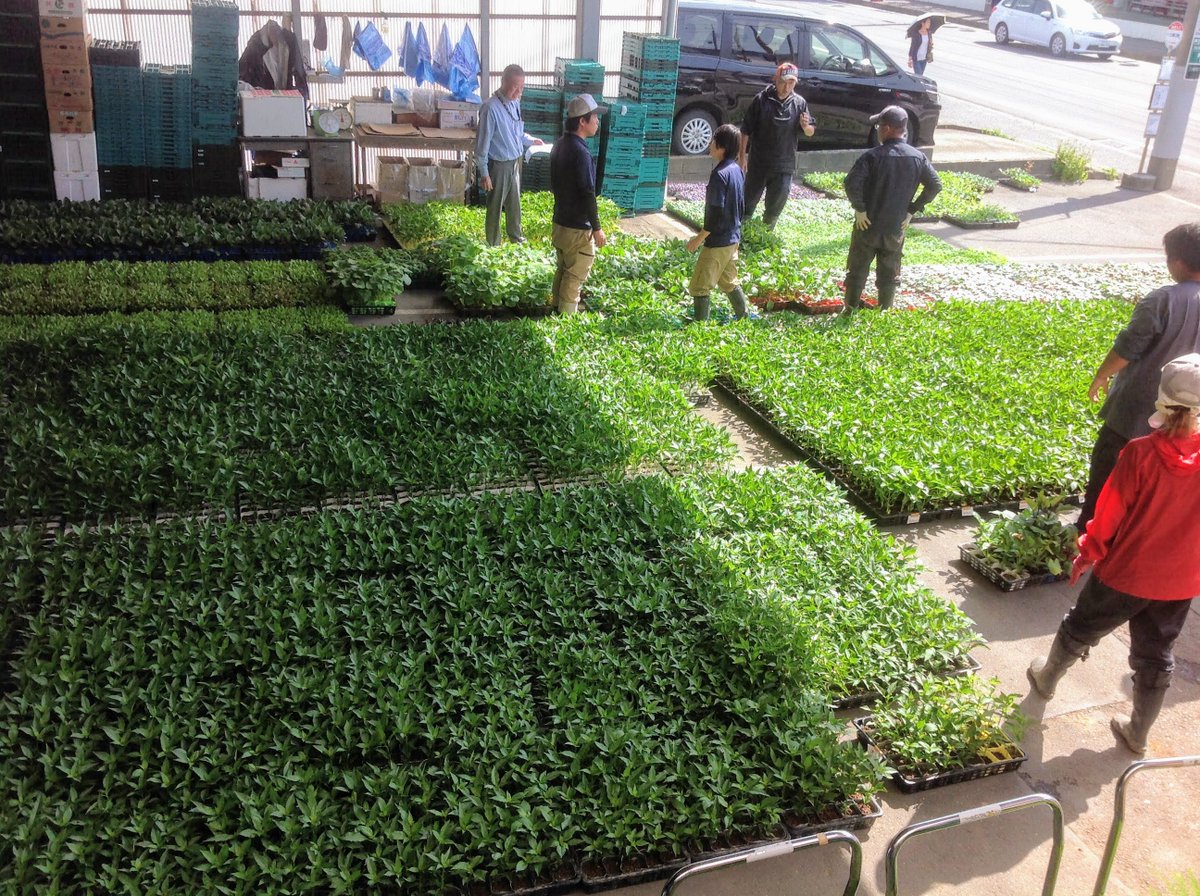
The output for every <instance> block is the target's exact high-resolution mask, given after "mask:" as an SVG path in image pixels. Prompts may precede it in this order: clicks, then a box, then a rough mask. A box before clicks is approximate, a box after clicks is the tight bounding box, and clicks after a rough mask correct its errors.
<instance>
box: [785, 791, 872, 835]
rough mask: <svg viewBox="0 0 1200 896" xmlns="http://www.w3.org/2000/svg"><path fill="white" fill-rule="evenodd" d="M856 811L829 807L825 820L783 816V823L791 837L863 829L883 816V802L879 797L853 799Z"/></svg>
mask: <svg viewBox="0 0 1200 896" xmlns="http://www.w3.org/2000/svg"><path fill="white" fill-rule="evenodd" d="M854 807H855V809H856V810H857V811H855V812H854V813H852V814H848V815H847V814H843V813H842V812H840V811H839V810H838V809H837V808H835V807H830V809H829V811H828V813H827V814H828V815H830V816H831V817H830V818H828V819H827V820H825V821H814V822H807V821H805V820H804V819H801V818H794V817H789V816H785V817H784V820H783V823H784V824H785V825H786V826H787V829H788V832H789V833H790V834H791V835H792V836H793V837H808V836H811V835H812V834H822V833H825V832H826V831H865V830H867V829H869V828H870V827H871V825H873V824H875V820H876V819H878V818H881V817H882V816H883V803H881V802H880V801H879V797H875V796H873V797H871V799H870V800H865V801H863V800H855V802H854Z"/></svg>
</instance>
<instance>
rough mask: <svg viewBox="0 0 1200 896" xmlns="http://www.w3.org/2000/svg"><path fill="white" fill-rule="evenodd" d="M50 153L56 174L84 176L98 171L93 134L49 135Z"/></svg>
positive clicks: (94, 136)
mask: <svg viewBox="0 0 1200 896" xmlns="http://www.w3.org/2000/svg"><path fill="white" fill-rule="evenodd" d="M50 151H51V152H52V153H53V155H54V170H55V171H56V172H61V173H62V174H85V173H88V172H92V171H99V170H100V164H99V161H98V159H97V157H96V135H95V134H51V135H50ZM97 189H99V186H97Z"/></svg>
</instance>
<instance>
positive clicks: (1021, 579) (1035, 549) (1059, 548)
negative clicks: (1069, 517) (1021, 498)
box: [959, 495, 1079, 591]
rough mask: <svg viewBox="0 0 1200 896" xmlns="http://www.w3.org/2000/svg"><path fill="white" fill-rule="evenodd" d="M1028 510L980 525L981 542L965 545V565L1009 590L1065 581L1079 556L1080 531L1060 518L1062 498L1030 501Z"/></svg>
mask: <svg viewBox="0 0 1200 896" xmlns="http://www.w3.org/2000/svg"><path fill="white" fill-rule="evenodd" d="M1028 505H1029V506H1028V507H1026V508H1024V509H1022V510H1019V511H1013V510H1001V511H998V512H997V513H996V514H995V515H993V516H992V518H991V519H989V520H985V519H983V518H982V517H980V516H979V514H978V513H976V514H973V515H974V517H975V519H976V520H977V521H978V523H979V528H978V529H977V530H976V532H975V540H974V541H973V542H971V543H970V544H964V545H960V546H959V556H960V557H961V558H962V560H963V562H965V563H967V564H968V565H970V566H971V567H972V568H973V569H976V570H978V571H979V572H981V573H983V575H984V576H985V577H986V578H987V579H988V580H989V581H991V582H993V583H994V584H996V585H998V586H999V587H1000V588H1001V589H1002V590H1004V591H1016V590H1018V589H1020V588H1024V587H1025V586H1027V585H1042V584H1045V583H1047V582H1056V581H1061V580H1062V579H1065V578H1066V577H1067V575H1068V573H1069V572H1070V568H1071V561H1072V560H1074V559H1075V555H1076V554H1077V553H1078V548H1077V547H1076V544H1075V543H1076V541H1077V540H1078V538H1079V531H1078V530H1077V529H1076V528H1075V527H1074V526H1073V525H1071V524H1069V523H1063V522H1062V521H1061V520H1060V519H1059V516H1058V514H1059V511H1060V509H1061V508H1062V499H1061V498H1060V497H1058V496H1048V495H1043V496H1040V497H1033V498H1030V499H1029V501H1028Z"/></svg>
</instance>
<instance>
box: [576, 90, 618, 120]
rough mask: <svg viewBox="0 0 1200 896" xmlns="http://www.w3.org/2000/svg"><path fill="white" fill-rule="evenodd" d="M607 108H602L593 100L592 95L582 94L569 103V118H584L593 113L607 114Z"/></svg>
mask: <svg viewBox="0 0 1200 896" xmlns="http://www.w3.org/2000/svg"><path fill="white" fill-rule="evenodd" d="M607 111H608V107H607V106H601V105H598V104H597V103H596V101H595V100H594V99H592V95H591V94H590V93H581V94H579V96H577V97H575V98H574V99H572V100H571V102H569V103H567V118H582V117H583V116H584V115H590V114H591V113H592V112H607Z"/></svg>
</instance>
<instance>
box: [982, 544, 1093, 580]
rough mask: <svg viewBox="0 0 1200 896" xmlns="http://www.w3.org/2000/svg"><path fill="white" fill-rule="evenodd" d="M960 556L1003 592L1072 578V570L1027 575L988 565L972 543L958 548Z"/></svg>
mask: <svg viewBox="0 0 1200 896" xmlns="http://www.w3.org/2000/svg"><path fill="white" fill-rule="evenodd" d="M958 556H959V559H960V560H962V562H963V563H965V564H967V565H968V566H970V567H971V569H973V570H975V571H976V572H977V573H979V574H980V575H981V576H983V577H984V578H985V579H987V580H988V581H989V582H991V583H992V584H993V585H995V586H996V587H997V588H999V589H1000V590H1001V591H1020V590H1021V589H1022V588H1028V587H1030V586H1036V585H1052V584H1053V583H1055V582H1065V581H1066V580H1067V579H1068V578H1070V576H1071V573H1070V570H1069V569H1068V570H1064V571H1063V572H1061V573H1052V572H1045V573H1027V572H1011V571H1008V570H1004V569H1001V568H1000V567H998V566H993V565H992V564H990V563H988V561H987V560H986V559H985V558H984V556H983V554H982V553H981V552H980V550H979V548H978V547H977V546H976V545H975V544H974V543H973V542H972V543H969V544H960V545H959V546H958Z"/></svg>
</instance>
